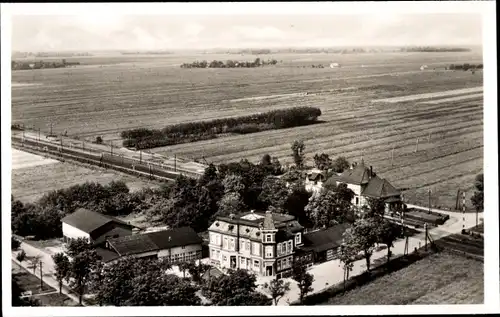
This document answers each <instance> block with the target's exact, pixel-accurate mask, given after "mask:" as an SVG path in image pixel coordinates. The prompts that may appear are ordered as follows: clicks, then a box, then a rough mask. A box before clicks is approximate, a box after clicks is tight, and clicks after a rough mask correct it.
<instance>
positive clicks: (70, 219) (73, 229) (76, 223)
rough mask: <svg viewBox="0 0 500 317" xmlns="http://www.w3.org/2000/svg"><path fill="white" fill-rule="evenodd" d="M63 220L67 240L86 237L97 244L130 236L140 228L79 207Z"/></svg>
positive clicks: (63, 229)
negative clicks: (109, 239)
mask: <svg viewBox="0 0 500 317" xmlns="http://www.w3.org/2000/svg"><path fill="white" fill-rule="evenodd" d="M61 222H62V232H63V238H64V241H65V242H68V241H70V240H72V239H78V238H85V239H87V240H88V241H89V243H92V244H95V245H97V244H101V243H103V242H105V241H106V240H107V239H108V238H118V237H123V236H130V235H132V232H133V231H134V230H140V228H138V227H135V226H132V225H130V224H129V223H127V222H125V221H121V220H119V219H116V218H114V217H110V216H106V215H103V214H101V213H98V212H95V211H91V210H88V209H85V208H78V209H77V210H76V211H75V212H73V213H71V214H69V215H67V216H66V217H64V218H63V219H61Z"/></svg>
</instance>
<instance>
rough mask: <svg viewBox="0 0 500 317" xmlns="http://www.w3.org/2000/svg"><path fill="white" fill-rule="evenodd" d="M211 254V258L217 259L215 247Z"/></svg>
mask: <svg viewBox="0 0 500 317" xmlns="http://www.w3.org/2000/svg"><path fill="white" fill-rule="evenodd" d="M211 255H212V256H211V257H212V259H217V253H216V252H215V249H212V252H211Z"/></svg>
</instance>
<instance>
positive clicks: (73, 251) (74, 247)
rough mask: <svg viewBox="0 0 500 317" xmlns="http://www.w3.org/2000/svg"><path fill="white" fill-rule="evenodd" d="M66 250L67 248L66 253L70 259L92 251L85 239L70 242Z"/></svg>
mask: <svg viewBox="0 0 500 317" xmlns="http://www.w3.org/2000/svg"><path fill="white" fill-rule="evenodd" d="M66 248H67V250H66V253H68V255H69V256H70V257H72V258H73V257H75V256H77V255H78V254H80V253H82V252H85V251H90V250H91V249H92V247H91V245H90V244H89V240H88V239H87V238H78V239H73V240H70V242H69V243H68V245H67V247H66Z"/></svg>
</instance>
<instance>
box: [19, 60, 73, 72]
mask: <svg viewBox="0 0 500 317" xmlns="http://www.w3.org/2000/svg"><path fill="white" fill-rule="evenodd" d="M75 65H80V63H79V62H66V60H65V59H63V60H62V61H61V62H54V61H51V62H44V61H34V62H23V61H11V69H12V70H26V69H43V68H64V67H68V66H75Z"/></svg>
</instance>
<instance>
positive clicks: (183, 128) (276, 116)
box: [121, 107, 321, 149]
mask: <svg viewBox="0 0 500 317" xmlns="http://www.w3.org/2000/svg"><path fill="white" fill-rule="evenodd" d="M319 116H321V110H320V109H318V108H314V107H292V108H288V109H278V110H272V111H268V112H264V113H258V114H253V115H247V116H240V117H232V118H223V119H215V120H210V121H200V122H188V123H180V124H175V125H170V126H167V127H165V128H163V129H158V130H155V129H146V128H138V129H132V130H126V131H122V133H121V137H122V139H124V140H123V146H125V147H136V148H137V149H145V148H152V147H158V146H165V145H172V144H179V143H187V142H195V141H199V140H204V139H211V138H215V137H217V135H218V134H222V133H239V134H246V133H254V132H259V131H265V130H272V129H284V128H290V127H296V126H303V125H308V124H312V123H315V122H317V119H318V117H319Z"/></svg>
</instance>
